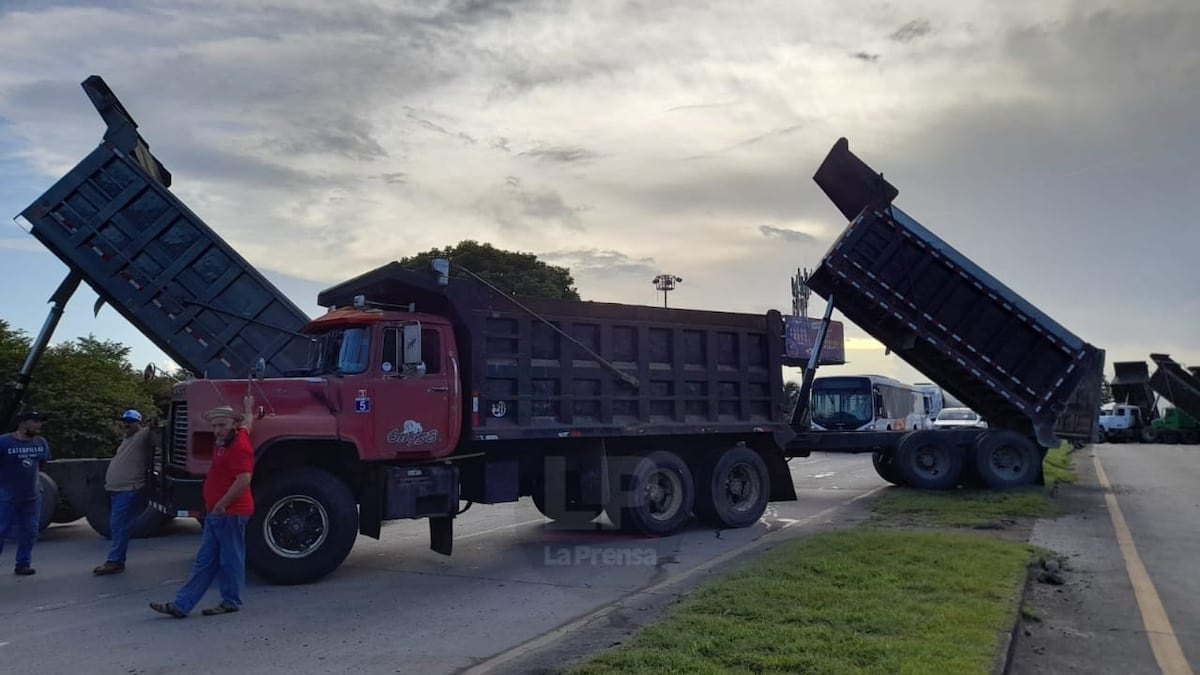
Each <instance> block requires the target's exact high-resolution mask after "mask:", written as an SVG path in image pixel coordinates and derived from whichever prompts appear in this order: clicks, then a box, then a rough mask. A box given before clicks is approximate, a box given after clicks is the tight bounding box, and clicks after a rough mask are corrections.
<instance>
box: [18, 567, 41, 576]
mask: <svg viewBox="0 0 1200 675" xmlns="http://www.w3.org/2000/svg"><path fill="white" fill-rule="evenodd" d="M13 574H16V575H19V576H22V577H27V576H29V575H30V574H37V570H35V569H33V568H32V567H30V566H28V565H26V566H25V567H18V568H16V569H15V570H13Z"/></svg>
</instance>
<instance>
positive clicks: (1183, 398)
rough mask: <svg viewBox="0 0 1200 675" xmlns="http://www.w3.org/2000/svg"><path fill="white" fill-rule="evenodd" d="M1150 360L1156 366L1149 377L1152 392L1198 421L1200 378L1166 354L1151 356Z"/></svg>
mask: <svg viewBox="0 0 1200 675" xmlns="http://www.w3.org/2000/svg"><path fill="white" fill-rule="evenodd" d="M1150 360H1151V361H1153V362H1154V365H1155V366H1157V368H1155V370H1154V374H1153V375H1151V376H1150V386H1151V387H1153V388H1154V391H1156V392H1158V395H1159V396H1162V397H1163V398H1165V399H1167V400H1168V401H1170V402H1171V403H1172V404H1174V406H1175V407H1176V408H1179V409H1180V410H1182V411H1183V412H1185V413H1187V414H1188V415H1190V416H1191V417H1192V418H1193V419H1198V420H1200V377H1198V376H1197V375H1195V374H1193V373H1190V372H1188V371H1187V370H1186V369H1185V368H1184V367H1183V366H1181V365H1180V364H1178V363H1176V362H1175V361H1174V359H1172V358H1171V357H1170V356H1168V355H1166V354H1151V355H1150Z"/></svg>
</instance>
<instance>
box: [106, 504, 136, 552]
mask: <svg viewBox="0 0 1200 675" xmlns="http://www.w3.org/2000/svg"><path fill="white" fill-rule="evenodd" d="M139 494H141V491H140V490H128V491H125V492H110V493H109V495H111V501H112V515H111V516H110V517H109V520H108V523H109V527H110V528H111V529H112V547H111V548H109V549H108V562H111V563H120V564H122V565H124V564H125V552H126V551H128V550H129V534H130V525H132V524H133V519H134V517H135V516H137V515H138V514H136V513H134V512H133V507H134V505H135V504H136V503H137V501H138V495H139Z"/></svg>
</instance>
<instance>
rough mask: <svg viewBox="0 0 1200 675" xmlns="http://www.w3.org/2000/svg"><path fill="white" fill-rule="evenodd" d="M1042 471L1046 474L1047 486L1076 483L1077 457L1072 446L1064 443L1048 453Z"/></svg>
mask: <svg viewBox="0 0 1200 675" xmlns="http://www.w3.org/2000/svg"><path fill="white" fill-rule="evenodd" d="M1042 471H1043V472H1044V473H1045V474H1046V485H1047V486H1050V485H1058V484H1060V483H1065V484H1070V483H1074V482H1075V481H1076V480H1077V478H1078V477H1077V476H1076V475H1075V455H1074V451H1073V450H1072V449H1071V446H1070V444H1068V443H1063V444H1062V445H1060V446H1059V447H1057V448H1054V449H1053V450H1050V451H1049V452H1047V453H1046V461H1044V462H1043V463H1042Z"/></svg>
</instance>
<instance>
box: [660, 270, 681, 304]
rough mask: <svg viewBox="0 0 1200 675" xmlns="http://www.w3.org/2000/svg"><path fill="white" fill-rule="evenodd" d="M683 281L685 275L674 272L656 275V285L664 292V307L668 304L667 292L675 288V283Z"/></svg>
mask: <svg viewBox="0 0 1200 675" xmlns="http://www.w3.org/2000/svg"><path fill="white" fill-rule="evenodd" d="M681 283H683V277H677V276H675V275H674V274H660V275H658V276H656V277H654V287H655V288H657V289H658V290H660V291H662V294H663V307H666V306H667V293H670V292H671V291H673V290H675V284H681Z"/></svg>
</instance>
